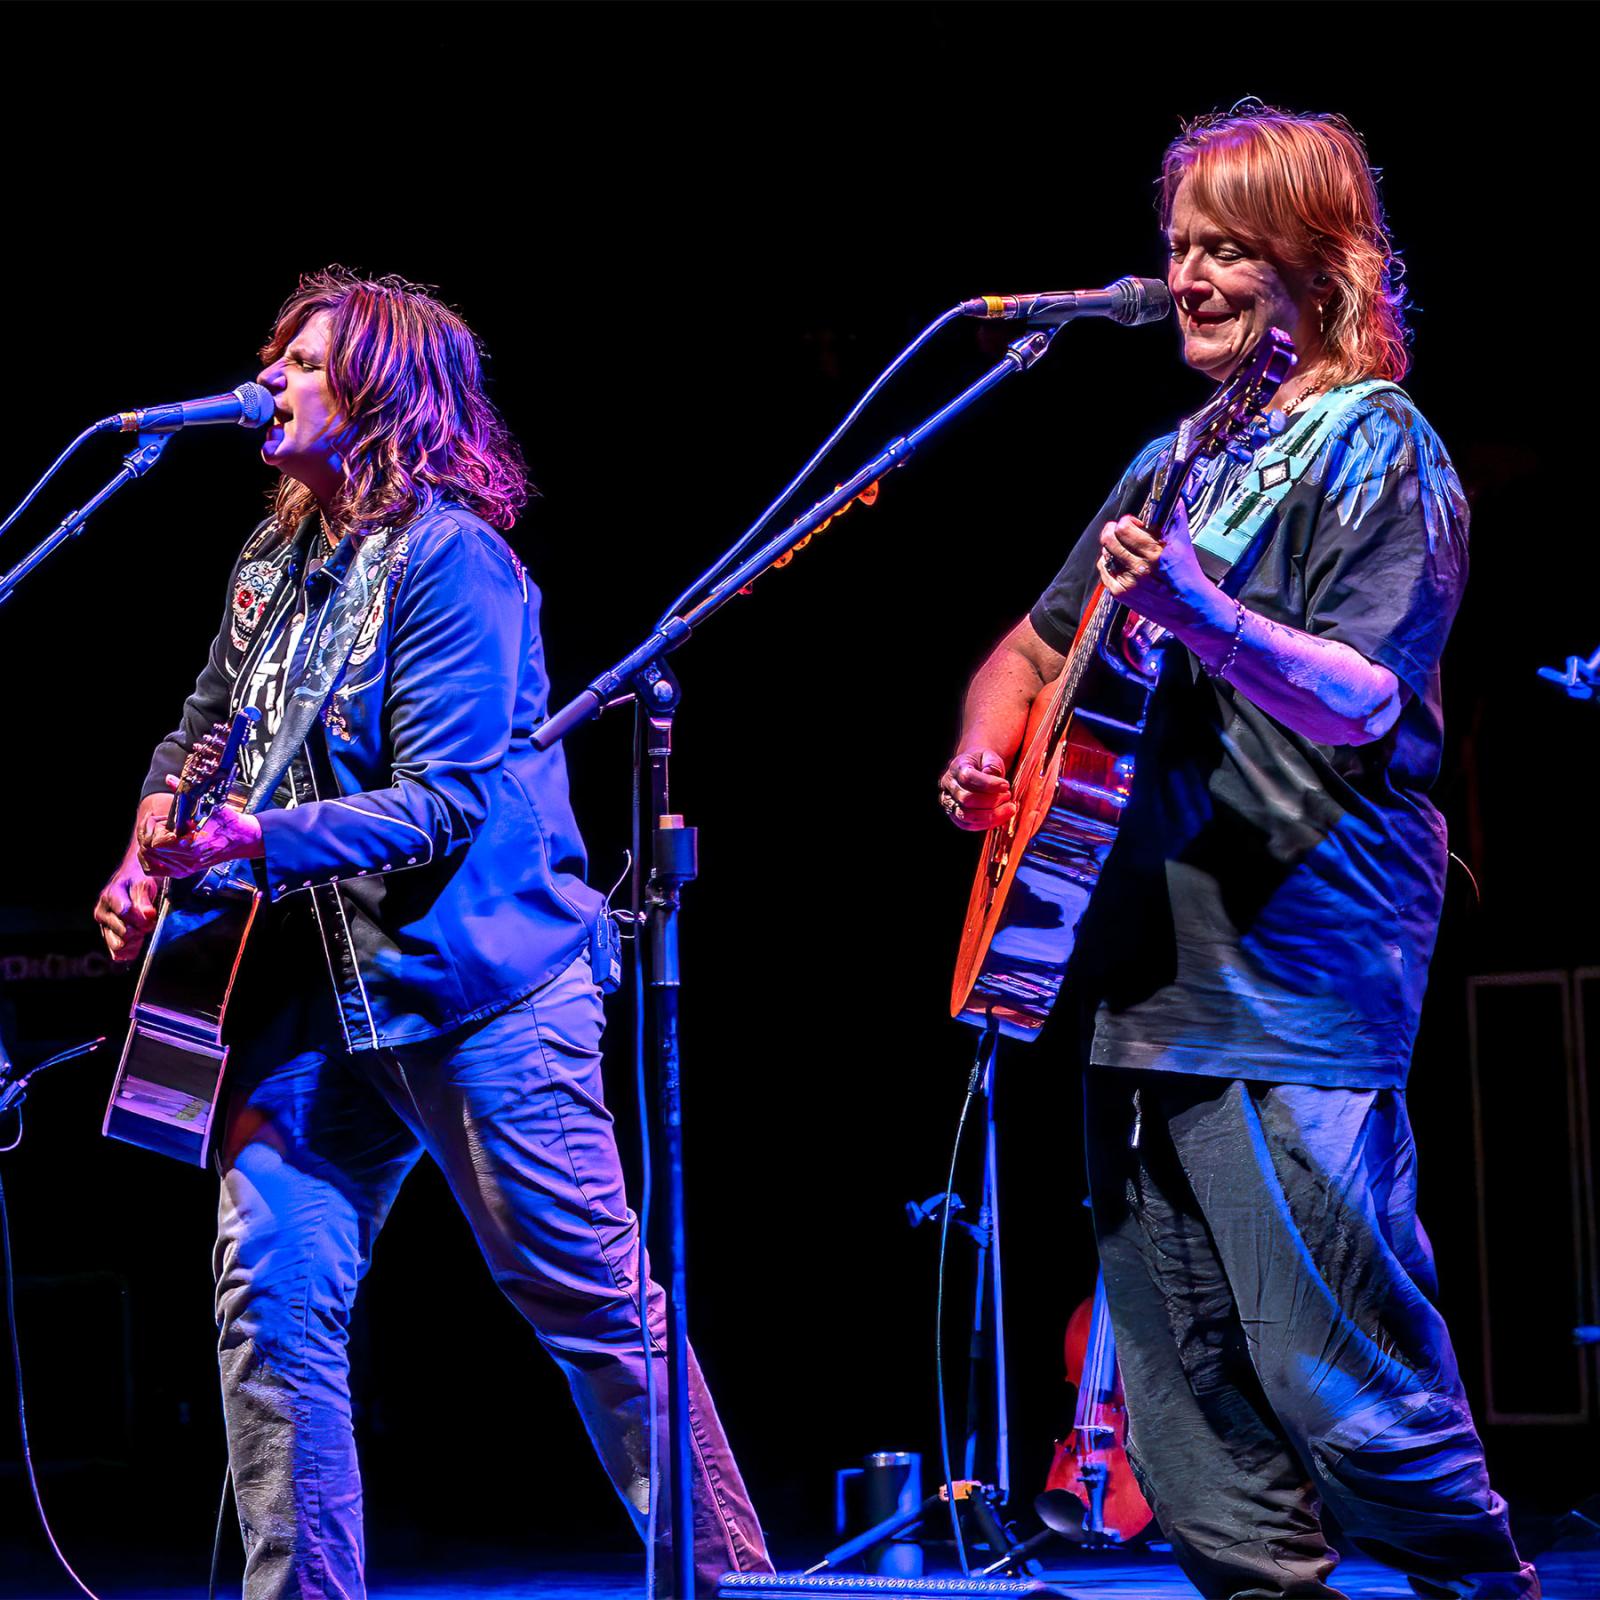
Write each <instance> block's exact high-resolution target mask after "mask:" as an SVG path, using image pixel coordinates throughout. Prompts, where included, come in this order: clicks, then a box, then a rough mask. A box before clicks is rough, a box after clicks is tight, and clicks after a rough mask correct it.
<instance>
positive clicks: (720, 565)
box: [656, 305, 965, 628]
mask: <svg viewBox="0 0 1600 1600" xmlns="http://www.w3.org/2000/svg"><path fill="white" fill-rule="evenodd" d="M963 315H965V313H964V312H963V311H962V309H961V307H960V306H959V305H956V306H951V308H950V309H949V310H948V311H944V312H941V313H940V314H939V315H938V316H937V317H935V318H934V320H933V321H932V322H930V323H929V324H928V326H927V327H925V328H924V329H923V330H922V332H921V333H919V334H918V335H917V336H916V338H915V339H913V340H912V341H911V343H910V344H908V345H907V346H906V347H905V349H904V350H902V351H901V352H900V354H899V355H897V356H896V357H895V358H894V360H893V361H891V362H890V363H889V365H888V366H886V367H885V368H884V369H883V371H882V372H880V373H879V374H878V376H877V377H876V378H874V379H873V380H872V382H871V383H870V384H869V385H868V386H867V388H866V390H865V391H864V392H863V393H862V395H861V398H860V399H859V400H857V401H856V403H855V404H854V405H853V406H852V407H851V408H850V410H849V412H848V413H847V414H846V416H845V419H844V421H843V422H841V423H840V424H839V426H838V427H836V428H835V429H834V430H833V432H832V433H830V434H829V435H828V437H827V438H826V439H824V440H823V441H822V443H821V444H820V445H819V446H818V447H817V451H816V454H815V455H813V456H812V457H811V459H810V460H809V461H808V462H806V464H805V465H804V466H803V467H801V469H800V470H799V471H798V472H797V473H796V474H795V475H794V477H793V478H791V479H790V480H789V482H788V483H787V484H785V485H784V487H783V488H782V489H781V490H780V491H779V493H778V498H777V499H776V500H774V501H773V502H772V504H771V505H769V506H768V507H767V509H766V510H765V511H763V512H762V513H761V515H760V516H759V517H757V518H756V520H755V521H754V522H753V523H751V525H750V526H749V527H748V528H746V529H745V531H744V532H743V533H742V534H741V535H740V536H739V539H738V542H737V543H736V544H735V545H734V547H733V548H732V549H731V550H728V551H726V552H724V553H723V554H722V555H721V556H719V557H718V558H717V560H716V561H715V563H714V564H713V565H711V566H710V567H708V568H707V569H706V570H705V571H704V572H702V573H701V574H700V576H699V577H698V578H696V579H695V580H694V582H693V583H691V584H690V585H689V587H688V588H687V589H685V590H684V591H683V593H682V594H680V595H679V596H678V598H677V599H676V600H674V601H673V602H672V604H671V605H670V606H668V607H667V609H666V610H665V611H664V612H662V614H661V621H660V622H658V623H657V624H656V626H657V627H658V628H660V627H664V626H665V625H666V623H667V621H668V620H669V619H670V618H672V617H673V616H675V615H676V614H677V612H678V609H679V607H680V606H686V605H687V604H688V603H689V601H690V600H692V599H693V598H694V597H695V596H696V595H697V594H699V592H700V591H701V590H702V589H708V588H710V587H711V586H712V584H713V583H714V582H715V581H717V580H718V579H719V578H720V576H721V574H722V573H723V572H725V571H726V570H727V569H728V568H729V567H731V566H732V565H733V564H734V562H735V561H736V560H737V559H738V558H739V557H740V556H741V555H743V554H744V552H745V551H746V550H748V549H749V548H750V546H751V545H752V544H754V543H755V541H756V539H757V537H758V536H759V535H760V533H761V531H762V530H763V529H764V528H765V527H766V525H767V524H768V523H769V522H771V521H772V519H773V517H774V516H776V515H777V513H778V511H779V510H780V509H781V508H782V507H783V506H784V504H785V503H786V502H787V501H788V500H789V499H790V497H791V496H792V495H793V494H794V492H795V491H796V490H797V489H798V488H799V487H800V486H801V485H802V484H803V483H804V482H805V481H806V479H807V478H809V477H810V476H811V474H812V473H813V472H815V471H816V470H817V468H818V467H819V466H821V465H822V461H823V458H824V457H825V456H826V455H827V454H828V452H829V451H830V450H832V449H833V447H834V446H835V445H836V444H838V442H839V441H840V440H841V439H842V438H844V436H845V434H846V433H847V432H848V431H849V429H850V427H851V425H852V424H853V423H854V422H855V420H856V418H857V417H859V416H860V415H861V413H862V412H863V411H864V410H865V409H866V406H867V402H868V401H869V400H871V399H872V397H873V396H874V395H875V394H877V392H878V391H879V390H880V389H881V388H882V387H883V386H884V385H885V384H886V383H887V382H888V381H889V380H890V379H891V378H892V377H893V376H894V375H895V373H897V372H898V371H899V370H900V369H901V367H903V366H904V365H905V364H906V362H908V361H909V360H910V359H911V358H912V356H914V355H915V354H916V353H917V351H919V350H920V349H921V348H922V347H923V345H925V344H926V343H927V342H928V340H929V339H931V338H932V337H933V336H934V334H936V333H937V332H938V331H939V330H940V329H941V328H942V327H944V326H945V325H946V324H947V323H951V322H954V321H956V320H957V319H958V318H959V317H961V316H963Z"/></svg>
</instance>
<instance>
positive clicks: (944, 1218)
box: [933, 1026, 993, 1577]
mask: <svg viewBox="0 0 1600 1600" xmlns="http://www.w3.org/2000/svg"><path fill="white" fill-rule="evenodd" d="M992 1033H993V1029H992V1026H991V1028H988V1029H985V1030H984V1033H983V1036H982V1037H981V1038H980V1039H979V1041H978V1052H977V1055H976V1056H974V1058H973V1062H972V1072H971V1073H970V1074H969V1076H968V1078H967V1093H966V1098H965V1099H963V1100H962V1102H961V1116H960V1119H959V1120H958V1121H957V1123H956V1138H955V1143H954V1144H953V1145H952V1146H951V1148H950V1174H949V1177H948V1178H947V1179H946V1181H945V1186H944V1204H943V1205H942V1206H941V1207H940V1208H939V1271H938V1289H937V1291H936V1293H935V1295H934V1311H933V1318H934V1321H933V1382H934V1388H935V1390H936V1391H937V1394H938V1401H939V1465H940V1467H941V1468H942V1469H943V1471H944V1493H945V1499H946V1500H947V1501H948V1502H949V1506H950V1528H951V1531H952V1532H953V1533H954V1534H955V1537H956V1560H957V1561H958V1562H960V1564H961V1571H962V1572H963V1573H964V1574H965V1575H966V1576H967V1577H971V1576H972V1568H971V1567H969V1566H968V1565H967V1546H966V1541H965V1540H964V1539H963V1538H962V1537H961V1508H960V1506H958V1505H957V1504H956V1486H955V1469H954V1468H953V1467H952V1466H951V1464H950V1419H949V1417H948V1416H946V1414H945V1409H946V1399H945V1386H944V1269H945V1258H946V1250H945V1246H946V1245H947V1244H948V1243H949V1240H950V1209H951V1205H952V1203H953V1201H954V1199H955V1191H956V1161H957V1159H958V1158H959V1157H960V1154H961V1136H962V1134H963V1133H965V1132H966V1127H967V1113H968V1112H970V1111H971V1110H972V1101H973V1098H974V1097H975V1096H976V1094H977V1092H978V1085H979V1084H980V1083H981V1082H982V1081H983V1073H984V1067H985V1063H986V1061H987V1055H986V1052H987V1050H988V1048H989V1045H990V1042H991V1038H992Z"/></svg>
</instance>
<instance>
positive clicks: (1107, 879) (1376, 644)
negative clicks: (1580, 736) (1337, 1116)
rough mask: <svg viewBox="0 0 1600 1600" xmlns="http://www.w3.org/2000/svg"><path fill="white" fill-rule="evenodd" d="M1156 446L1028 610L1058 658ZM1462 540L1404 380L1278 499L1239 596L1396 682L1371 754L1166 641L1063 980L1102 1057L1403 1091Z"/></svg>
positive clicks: (1435, 909) (1434, 450)
mask: <svg viewBox="0 0 1600 1600" xmlns="http://www.w3.org/2000/svg"><path fill="white" fill-rule="evenodd" d="M1169 444H1170V440H1169V439H1162V440H1158V441H1157V442H1156V443H1155V444H1153V445H1151V446H1150V447H1148V448H1147V449H1146V450H1144V451H1143V452H1142V453H1141V454H1140V456H1139V457H1138V459H1137V460H1136V461H1135V462H1134V463H1133V465H1132V466H1131V467H1130V468H1129V470H1128V473H1127V475H1126V476H1125V477H1124V478H1123V480H1122V482H1121V483H1120V484H1119V485H1118V486H1117V488H1116V490H1115V491H1114V492H1113V494H1112V495H1111V497H1110V499H1109V500H1107V502H1106V504H1105V505H1104V506H1103V507H1102V508H1101V511H1100V513H1099V515H1098V516H1097V517H1096V518H1095V520H1094V522H1093V523H1092V524H1091V525H1090V528H1089V530H1088V532H1087V533H1086V534H1085V536H1084V537H1083V538H1081V539H1080V540H1079V541H1078V543H1077V545H1076V546H1075V547H1074V549H1073V551H1072V554H1071V555H1070V556H1069V557H1068V559H1067V562H1066V564H1065V566H1063V568H1062V569H1061V572H1060V573H1059V574H1058V575H1057V577H1056V579H1055V581H1054V582H1053V583H1052V584H1051V585H1050V587H1049V588H1048V589H1047V590H1046V591H1045V593H1044V594H1043V595H1042V596H1041V597H1040V599H1039V601H1038V603H1037V604H1036V605H1035V606H1034V608H1033V611H1032V613H1031V618H1032V622H1033V625H1034V627H1035V629H1036V630H1037V631H1038V633H1039V634H1040V636H1041V637H1042V638H1043V639H1044V640H1045V642H1046V643H1047V644H1049V645H1051V646H1052V647H1053V648H1054V649H1056V650H1059V651H1062V652H1063V653H1064V652H1065V651H1066V650H1067V649H1068V648H1069V647H1070V645H1071V642H1072V638H1073V634H1074V633H1075V632H1076V629H1077V624H1078V619H1079V616H1080V613H1081V611H1082V608H1083V605H1084V602H1085V601H1086V600H1087V598H1088V595H1089V593H1090V591H1091V589H1092V588H1093V582H1094V563H1095V557H1096V555H1097V553H1098V549H1099V543H1098V534H1099V530H1100V528H1101V526H1102V525H1103V524H1104V523H1105V522H1107V521H1111V520H1113V519H1114V518H1116V517H1118V516H1121V515H1123V514H1125V513H1135V514H1136V513H1137V512H1138V511H1139V510H1140V508H1141V506H1142V504H1143V500H1144V495H1145V491H1146V490H1147V488H1148V486H1149V483H1150V479H1151V477H1152V475H1153V473H1154V471H1155V468H1156V464H1157V462H1158V460H1159V458H1160V456H1161V453H1162V451H1163V450H1164V449H1165V448H1166V447H1167V446H1168V445H1169ZM1237 470H1238V471H1240V472H1243V471H1245V470H1248V469H1247V468H1239V469H1237ZM1227 488H1228V484H1227V483H1226V482H1223V483H1219V484H1218V485H1217V486H1216V489H1215V492H1214V493H1211V494H1208V496H1207V502H1208V503H1209V504H1217V503H1219V502H1220V501H1221V500H1222V499H1224V498H1225V497H1226V493H1227ZM1466 535H1467V506H1466V500H1465V497H1464V496H1463V494H1462V491H1461V485H1460V482H1459V481H1458V479H1457V477H1456V474H1455V471H1454V469H1453V468H1452V467H1451V465H1450V461H1449V457H1448V456H1447V455H1446V454H1445V451H1444V447H1443V445H1442V444H1441V443H1440V441H1439V439H1438V436H1437V435H1436V434H1435V433H1434V432H1433V430H1432V429H1431V428H1430V427H1429V426H1428V425H1427V423H1426V422H1425V421H1424V420H1423V419H1422V418H1421V417H1420V416H1419V415H1418V414H1417V413H1416V411H1415V410H1414V409H1413V408H1412V406H1411V404H1410V402H1409V400H1407V399H1406V397H1405V396H1404V395H1402V394H1401V393H1400V392H1399V391H1398V390H1394V389H1389V390H1385V391H1380V392H1379V393H1377V394H1375V395H1372V396H1370V397H1369V398H1368V399H1366V400H1364V401H1361V402H1359V403H1358V404H1357V405H1356V407H1355V409H1354V411H1353V413H1352V415H1351V416H1350V417H1349V418H1348V419H1347V420H1345V421H1344V422H1343V423H1342V424H1341V425H1340V426H1339V427H1338V429H1337V431H1336V433H1335V434H1334V436H1333V437H1332V438H1330V439H1329V441H1328V442H1327V444H1325V445H1324V447H1323V448H1322V450H1321V452H1320V454H1319V455H1318V457H1317V458H1316V460H1315V461H1313V463H1312V464H1311V466H1310V467H1309V468H1308V470H1307V471H1306V473H1305V474H1304V476H1303V477H1302V478H1301V479H1300V480H1299V481H1298V482H1296V483H1295V484H1294V486H1293V487H1292V488H1290V489H1289V490H1288V491H1287V493H1286V494H1285V495H1284V497H1283V499H1282V500H1281V501H1280V502H1279V503H1278V505H1277V507H1276V510H1275V513H1274V515H1273V518H1272V520H1271V521H1270V522H1269V523H1268V524H1267V526H1266V527H1265V528H1264V529H1263V531H1262V532H1261V533H1260V534H1259V535H1258V536H1257V539H1256V541H1255V544H1254V545H1253V547H1252V549H1251V550H1250V552H1249V553H1248V554H1247V555H1246V556H1245V557H1244V564H1245V565H1246V566H1247V568H1248V575H1247V577H1246V578H1245V580H1244V582H1243V584H1242V585H1240V586H1237V593H1238V595H1239V598H1240V599H1241V600H1242V601H1243V602H1244V604H1245V605H1246V606H1247V607H1249V608H1250V609H1251V610H1252V611H1255V612H1258V613H1260V614H1261V615H1262V616H1265V617H1268V618H1270V619H1272V620H1273V621H1275V622H1280V623H1284V624H1287V625H1288V626H1290V627H1295V628H1299V629H1302V630H1304V631H1305V632H1308V633H1311V634H1315V635H1319V636H1324V637H1327V638H1332V639H1338V640H1340V641H1342V642H1343V643H1345V644H1347V645H1349V646H1350V647H1351V648H1353V649H1355V650H1357V651H1359V652H1360V653H1361V654H1362V655H1364V656H1365V657H1367V658H1368V659H1369V660H1371V661H1375V662H1377V663H1379V664H1380V665H1382V666H1385V667H1387V668H1388V669H1389V670H1390V671H1391V672H1393V673H1394V674H1395V676H1396V677H1397V678H1398V679H1399V680H1400V683H1401V686H1402V689H1403V691H1404V693H1405V705H1404V709H1403V710H1402V712H1401V714H1400V718H1399V720H1398V722H1397V723H1396V724H1395V726H1394V727H1393V728H1392V729H1390V731H1389V732H1388V733H1387V734H1386V735H1385V736H1384V737H1383V738H1382V739H1380V740H1377V741H1374V742H1373V743H1370V744H1364V745H1355V746H1339V747H1333V746H1327V745H1319V744H1316V743H1315V742H1313V741H1312V740H1310V739H1307V738H1304V737H1303V736H1301V735H1300V734H1297V733H1293V732H1291V731H1290V730H1289V729H1287V728H1285V727H1284V726H1283V725H1282V724H1280V723H1278V722H1276V721H1274V720H1273V718H1272V717H1270V716H1268V714H1267V713H1266V712H1265V711H1263V710H1261V709H1260V708H1259V707H1258V706H1256V705H1254V704H1252V703H1251V702H1250V701H1249V700H1247V699H1246V698H1245V697H1244V696H1243V695H1242V694H1240V693H1238V692H1237V691H1236V690H1234V689H1233V687H1232V686H1231V685H1229V684H1227V683H1225V682H1220V681H1217V680H1214V679H1212V678H1209V677H1207V676H1206V675H1205V674H1204V673H1203V672H1202V671H1201V670H1200V668H1199V665H1198V663H1197V662H1196V660H1195V658H1194V657H1193V656H1192V655H1190V654H1189V652H1188V651H1186V650H1184V649H1182V648H1181V647H1178V646H1176V645H1174V646H1172V647H1171V648H1169V649H1168V651H1167V659H1166V663H1165V665H1164V667H1163V669H1162V673H1161V678H1160V681H1159V683H1158V685H1157V687H1156V690H1155V692H1154V694H1153V695H1152V696H1151V699H1150V708H1149V715H1148V718H1147V720H1146V724H1145V729H1144V733H1143V735H1142V737H1141V741H1140V745H1139V749H1138V754H1137V776H1136V779H1135V783H1134V791H1133V796H1132V798H1131V800H1130V801H1129V804H1128V808H1127V811H1126V813H1125V814H1124V818H1123V823H1122V827H1121V830H1120V833H1119V835H1118V839H1117V843H1116V845H1115V847H1114V849H1113V850H1112V852H1111V856H1110V858H1109V860H1108V861H1107V863H1106V868H1105V872H1104V875H1103V877H1102V880H1101V883H1100V887H1099V889H1098V890H1097V892H1096V894H1095V897H1094V899H1093V900H1092V901H1091V903H1090V906H1089V909H1088V911H1087V912H1086V914H1085V916H1084V919H1083V922H1082V924H1081V925H1080V928H1079V932H1078V941H1077V948H1076V953H1075V955H1074V959H1073V966H1072V971H1071V974H1070V976H1071V978H1072V980H1073V982H1074V984H1075V986H1076V987H1077V988H1078V991H1079V992H1080V993H1081V994H1083V995H1085V996H1086V998H1088V999H1089V1000H1090V1001H1091V1002H1093V1003H1095V1004H1096V1007H1097V1009H1096V1020H1095V1034H1094V1044H1093V1047H1092V1052H1091V1060H1092V1061H1093V1062H1094V1063H1095V1064H1097V1065H1102V1066H1116V1067H1148V1068H1160V1069H1163V1070H1167V1071H1176V1072H1198V1073H1205V1074H1211V1075H1217V1076H1223V1077H1237V1078H1253V1079H1260V1080H1264V1081H1269V1082H1281V1083H1314V1084H1330V1085H1346V1086H1352V1087H1384V1086H1398V1085H1402V1084H1403V1083H1404V1082H1405V1077H1406V1072H1407V1070H1408V1068H1409V1066H1410V1061H1411V1052H1412V1046H1413V1044H1414V1042H1415V1037H1416V1029H1417V1023H1418V1019H1419V1016H1420V1013H1421V1008H1422V997H1423V991H1424V988H1425V986H1426V982H1427V970H1428V962H1429V959H1430V957H1431V956H1432V953H1433V945H1434V939H1435V936H1436V933H1437V929H1438V921H1439V911H1440V906H1441V902H1442V900H1443V894H1444V874H1445V863H1446V855H1447V852H1446V844H1445V827H1444V821H1443V819H1442V818H1441V817H1440V816H1439V814H1438V812H1437V811H1436V810H1435V809H1434V807H1433V805H1432V804H1431V803H1430V802H1429V800H1428V798H1427V793H1426V791H1427V789H1428V787H1429V786H1430V784H1431V783H1432V782H1433V780H1434V778H1435V777H1436V776H1437V774H1438V769H1439V760H1440V752H1441V747H1442V742H1443V721H1442V713H1441V709H1440V702H1439V670H1438V662H1439V657H1440V654H1441V653H1442V651H1443V649H1444V643H1445V639H1446V636H1447V635H1448V633H1449V629H1450V623H1451V621H1452V619H1453V618H1454V615H1455V612H1456V608H1457V606H1458V604H1459V603H1460V598H1461V592H1462V589H1463V586H1464V585H1465V582H1466V573H1467V539H1466ZM1229 587H1230V589H1233V588H1235V587H1236V585H1235V583H1234V582H1230V584H1229Z"/></svg>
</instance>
